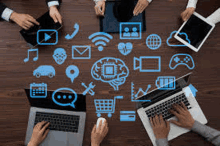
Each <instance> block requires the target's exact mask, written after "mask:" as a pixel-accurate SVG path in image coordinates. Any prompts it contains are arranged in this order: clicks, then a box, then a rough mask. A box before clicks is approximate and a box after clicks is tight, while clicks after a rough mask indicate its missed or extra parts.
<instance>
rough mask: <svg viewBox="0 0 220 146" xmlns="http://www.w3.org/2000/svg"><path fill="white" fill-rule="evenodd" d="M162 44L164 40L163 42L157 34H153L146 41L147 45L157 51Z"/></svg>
mask: <svg viewBox="0 0 220 146" xmlns="http://www.w3.org/2000/svg"><path fill="white" fill-rule="evenodd" d="M161 44H162V40H161V38H160V36H159V35H157V34H151V35H149V36H148V37H147V39H146V45H147V46H148V48H150V49H151V50H156V49H158V48H160V46H161Z"/></svg>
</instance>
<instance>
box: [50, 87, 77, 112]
mask: <svg viewBox="0 0 220 146" xmlns="http://www.w3.org/2000/svg"><path fill="white" fill-rule="evenodd" d="M61 91H62V92H61ZM52 100H53V102H54V103H56V104H57V105H59V106H71V107H73V108H75V105H74V103H75V102H76V100H77V93H76V92H75V91H74V90H73V89H70V88H59V89H57V90H56V91H54V92H53V94H52Z"/></svg>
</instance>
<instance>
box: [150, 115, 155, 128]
mask: <svg viewBox="0 0 220 146" xmlns="http://www.w3.org/2000/svg"><path fill="white" fill-rule="evenodd" d="M150 123H151V127H154V121H153V118H152V117H150Z"/></svg>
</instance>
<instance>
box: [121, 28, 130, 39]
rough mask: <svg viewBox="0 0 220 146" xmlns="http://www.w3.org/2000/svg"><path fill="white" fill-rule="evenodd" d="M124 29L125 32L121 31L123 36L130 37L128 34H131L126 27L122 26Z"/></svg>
mask: <svg viewBox="0 0 220 146" xmlns="http://www.w3.org/2000/svg"><path fill="white" fill-rule="evenodd" d="M124 31H125V32H124V33H123V37H130V36H131V34H130V32H129V28H128V27H125V28H124Z"/></svg>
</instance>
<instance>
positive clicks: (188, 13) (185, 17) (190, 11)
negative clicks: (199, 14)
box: [181, 7, 196, 21]
mask: <svg viewBox="0 0 220 146" xmlns="http://www.w3.org/2000/svg"><path fill="white" fill-rule="evenodd" d="M195 9H196V8H194V7H189V8H186V10H185V11H183V12H182V13H181V17H182V19H183V21H186V20H188V19H189V18H190V17H191V15H192V14H193V13H194V12H195Z"/></svg>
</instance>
